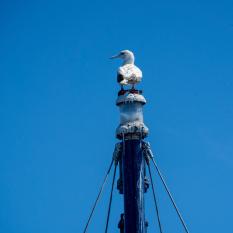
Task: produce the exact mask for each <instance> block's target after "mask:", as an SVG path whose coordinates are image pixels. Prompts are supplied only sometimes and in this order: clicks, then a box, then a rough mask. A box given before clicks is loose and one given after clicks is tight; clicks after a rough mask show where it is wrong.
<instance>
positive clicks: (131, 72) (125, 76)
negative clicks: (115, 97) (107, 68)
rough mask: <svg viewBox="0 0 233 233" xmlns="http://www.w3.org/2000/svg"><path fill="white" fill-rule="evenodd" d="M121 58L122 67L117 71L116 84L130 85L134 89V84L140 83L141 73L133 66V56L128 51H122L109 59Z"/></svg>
mask: <svg viewBox="0 0 233 233" xmlns="http://www.w3.org/2000/svg"><path fill="white" fill-rule="evenodd" d="M115 58H121V59H122V60H123V64H122V66H120V67H119V68H118V70H117V82H118V83H119V84H120V85H121V89H122V90H123V86H125V85H128V84H131V85H132V89H134V86H135V84H137V83H139V82H141V80H142V71H141V70H140V69H139V68H138V67H137V66H136V65H134V61H135V58H134V54H133V52H131V51H129V50H122V51H121V52H120V53H119V54H118V55H116V56H113V57H111V59H115Z"/></svg>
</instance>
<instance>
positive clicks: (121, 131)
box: [83, 50, 189, 233]
mask: <svg viewBox="0 0 233 233" xmlns="http://www.w3.org/2000/svg"><path fill="white" fill-rule="evenodd" d="M122 54H123V55H122ZM125 54H126V55H125ZM128 55H129V56H130V55H132V52H130V51H128V50H125V51H122V52H121V53H120V54H119V55H117V56H114V57H113V58H116V57H121V58H122V57H123V59H128V57H127V56H128ZM128 74H132V77H133V78H135V77H136V79H135V83H133V81H132V80H131V79H129V77H128ZM124 77H128V81H127V82H125V83H127V84H129V83H130V82H131V84H132V88H131V89H128V90H124V89H123V87H122V89H121V90H120V91H119V92H118V96H117V100H116V105H117V106H118V108H119V112H120V122H119V126H118V127H117V129H116V138H117V139H118V140H120V141H119V142H118V143H116V145H115V149H114V152H113V157H112V161H111V163H110V166H109V168H108V170H107V173H106V175H105V177H104V180H103V183H102V185H101V188H100V190H99V193H98V195H97V198H96V201H95V202H94V205H93V208H92V210H91V213H90V215H89V218H88V221H87V223H86V226H85V229H84V231H83V233H86V232H87V229H88V226H89V224H90V221H91V218H92V216H93V213H94V210H95V208H96V206H97V203H98V201H99V199H100V197H101V194H102V192H103V190H104V186H105V184H106V181H107V178H108V177H109V174H110V171H111V169H112V167H113V166H114V173H113V179H112V185H111V193H110V198H109V204H108V212H107V220H106V225H105V233H107V232H108V228H109V218H110V213H111V204H112V197H113V190H114V184H115V178H116V171H117V167H119V178H118V180H117V189H118V190H119V193H120V194H121V195H123V197H124V198H123V199H124V211H123V213H122V214H121V215H120V220H119V223H118V228H119V230H120V233H146V232H147V227H148V222H147V221H146V218H145V205H144V194H145V193H146V192H147V189H148V188H149V184H150V185H151V190H152V192H153V199H154V204H155V213H156V217H157V222H158V229H159V231H158V232H160V233H163V230H162V224H161V221H160V215H159V208H158V201H157V196H156V193H155V186H154V184H153V177H152V173H151V167H150V163H151V162H152V164H153V165H154V168H155V170H156V172H157V174H158V176H159V178H160V180H161V182H162V184H163V186H164V188H165V190H166V192H167V194H168V196H169V198H170V200H171V203H172V205H173V207H174V209H175V211H176V213H177V215H178V217H179V220H180V222H181V224H182V226H183V228H184V231H185V232H186V233H189V231H188V229H187V226H186V224H185V222H184V220H183V218H182V216H181V214H180V211H179V210H178V208H177V205H176V203H175V201H174V198H173V197H172V194H171V192H170V190H169V189H168V186H167V184H166V182H165V180H164V178H163V176H162V174H161V171H160V169H159V167H158V165H157V163H156V161H155V158H154V156H153V153H152V150H151V147H150V144H149V143H148V142H146V141H145V140H144V139H145V138H146V137H147V136H148V132H149V130H148V128H147V126H146V125H145V124H144V120H143V106H144V105H145V104H146V99H145V97H144V96H143V94H142V91H141V90H136V89H135V88H134V85H135V84H136V83H137V82H139V81H140V80H141V71H140V72H139V70H138V68H137V67H135V66H134V64H127V63H126V64H125V67H124V68H121V69H120V72H119V73H118V80H119V82H120V84H122V82H121V80H122V79H124ZM146 168H147V169H146ZM146 171H148V175H149V179H148V178H147V176H146V175H147V174H146Z"/></svg>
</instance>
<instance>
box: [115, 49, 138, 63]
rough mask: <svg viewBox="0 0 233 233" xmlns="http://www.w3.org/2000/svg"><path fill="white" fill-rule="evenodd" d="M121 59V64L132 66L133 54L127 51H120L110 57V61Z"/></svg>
mask: <svg viewBox="0 0 233 233" xmlns="http://www.w3.org/2000/svg"><path fill="white" fill-rule="evenodd" d="M115 58H121V59H122V60H123V64H124V65H125V64H134V54H133V52H131V51H129V50H122V51H121V52H120V53H119V54H117V55H115V56H113V57H111V59H115Z"/></svg>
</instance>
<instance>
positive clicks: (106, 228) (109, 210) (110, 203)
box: [105, 164, 117, 233]
mask: <svg viewBox="0 0 233 233" xmlns="http://www.w3.org/2000/svg"><path fill="white" fill-rule="evenodd" d="M116 168H117V164H115V168H114V174H113V179H112V188H111V193H110V199H109V204H108V215H107V221H106V227H105V233H107V232H108V223H109V217H110V213H111V206H112V194H113V188H114V183H115V177H116Z"/></svg>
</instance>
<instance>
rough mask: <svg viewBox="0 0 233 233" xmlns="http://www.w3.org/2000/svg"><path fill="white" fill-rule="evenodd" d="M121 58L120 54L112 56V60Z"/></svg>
mask: <svg viewBox="0 0 233 233" xmlns="http://www.w3.org/2000/svg"><path fill="white" fill-rule="evenodd" d="M119 57H120V54H118V55H115V56H112V57H110V59H115V58H119Z"/></svg>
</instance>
